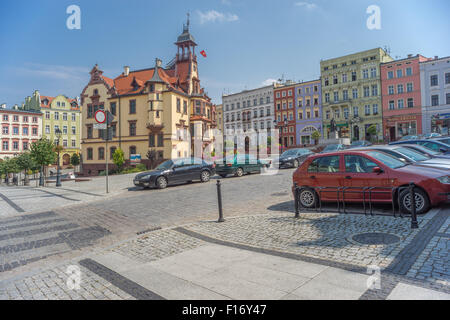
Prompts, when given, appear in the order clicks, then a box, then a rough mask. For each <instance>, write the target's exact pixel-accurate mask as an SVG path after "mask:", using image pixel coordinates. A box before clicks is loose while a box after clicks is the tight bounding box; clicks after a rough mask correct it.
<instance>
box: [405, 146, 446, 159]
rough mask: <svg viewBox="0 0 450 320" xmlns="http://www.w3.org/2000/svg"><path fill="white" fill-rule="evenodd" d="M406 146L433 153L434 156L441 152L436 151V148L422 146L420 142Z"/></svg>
mask: <svg viewBox="0 0 450 320" xmlns="http://www.w3.org/2000/svg"><path fill="white" fill-rule="evenodd" d="M405 148H409V149H412V150H417V149H418V150H419V152H421V151H423V152H424V153H428V154H431V155H433V156H435V155H438V154H439V152H437V151H434V150H432V149H429V148H427V147H424V146H421V145H419V144H417V145H415V146H414V147H405Z"/></svg>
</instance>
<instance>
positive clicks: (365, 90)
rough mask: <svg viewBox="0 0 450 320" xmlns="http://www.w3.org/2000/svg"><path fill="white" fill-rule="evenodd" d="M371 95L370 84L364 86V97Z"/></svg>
mask: <svg viewBox="0 0 450 320" xmlns="http://www.w3.org/2000/svg"><path fill="white" fill-rule="evenodd" d="M369 96H370V88H369V86H366V87H364V97H369Z"/></svg>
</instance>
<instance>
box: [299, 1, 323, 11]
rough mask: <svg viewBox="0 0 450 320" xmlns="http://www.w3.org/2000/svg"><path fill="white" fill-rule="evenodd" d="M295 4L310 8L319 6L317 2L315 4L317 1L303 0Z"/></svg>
mask: <svg viewBox="0 0 450 320" xmlns="http://www.w3.org/2000/svg"><path fill="white" fill-rule="evenodd" d="M294 5H295V6H296V7H304V8H306V9H308V10H314V9H317V8H318V6H317V4H315V3H310V2H303V1H301V2H296V3H295V4H294Z"/></svg>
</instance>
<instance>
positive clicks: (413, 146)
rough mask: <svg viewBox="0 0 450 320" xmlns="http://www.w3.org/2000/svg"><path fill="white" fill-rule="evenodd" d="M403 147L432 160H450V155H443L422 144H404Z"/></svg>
mask: <svg viewBox="0 0 450 320" xmlns="http://www.w3.org/2000/svg"><path fill="white" fill-rule="evenodd" d="M402 146H403V147H405V148H409V149H413V150H415V151H417V152H420V153H421V154H424V155H427V156H429V157H430V158H440V159H450V154H443V153H440V152H437V151H434V150H432V149H428V148H427V147H424V146H422V145H420V144H402Z"/></svg>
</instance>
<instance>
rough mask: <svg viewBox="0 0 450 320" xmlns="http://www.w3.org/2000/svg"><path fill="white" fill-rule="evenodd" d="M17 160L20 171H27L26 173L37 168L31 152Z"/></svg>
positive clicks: (23, 154)
mask: <svg viewBox="0 0 450 320" xmlns="http://www.w3.org/2000/svg"><path fill="white" fill-rule="evenodd" d="M16 159H17V160H16V161H17V165H18V166H19V169H20V170H23V171H25V172H26V173H28V171H29V170H31V169H32V168H34V167H36V163H35V162H34V161H33V159H32V157H31V154H30V153H29V152H25V153H22V154H21V155H19V156H18V157H17V158H16Z"/></svg>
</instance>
